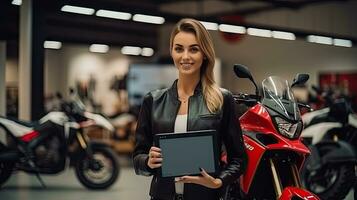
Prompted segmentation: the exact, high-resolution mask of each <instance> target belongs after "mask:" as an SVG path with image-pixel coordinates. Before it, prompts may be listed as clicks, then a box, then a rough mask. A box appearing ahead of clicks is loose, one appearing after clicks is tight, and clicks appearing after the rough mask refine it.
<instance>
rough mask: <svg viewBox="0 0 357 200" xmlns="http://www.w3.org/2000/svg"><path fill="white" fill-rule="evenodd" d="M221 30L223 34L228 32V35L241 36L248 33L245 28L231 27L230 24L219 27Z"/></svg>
mask: <svg viewBox="0 0 357 200" xmlns="http://www.w3.org/2000/svg"><path fill="white" fill-rule="evenodd" d="M219 30H220V31H222V32H227V33H239V34H245V33H246V28H245V27H244V26H235V25H229V24H221V25H219Z"/></svg>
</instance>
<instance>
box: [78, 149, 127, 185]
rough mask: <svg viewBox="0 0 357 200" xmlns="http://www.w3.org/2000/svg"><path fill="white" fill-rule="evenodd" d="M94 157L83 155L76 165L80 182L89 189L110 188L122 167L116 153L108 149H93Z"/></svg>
mask: <svg viewBox="0 0 357 200" xmlns="http://www.w3.org/2000/svg"><path fill="white" fill-rule="evenodd" d="M92 151H93V157H92V158H89V157H88V156H87V155H85V154H83V155H82V156H81V157H80V158H79V159H78V160H77V162H76V164H75V171H76V175H77V178H78V180H79V181H80V182H81V183H82V184H83V185H84V186H85V187H87V188H89V189H94V190H96V189H97V190H99V189H107V188H109V187H110V186H111V185H112V184H113V183H115V181H116V180H117V178H118V176H119V172H120V167H119V164H118V161H117V157H116V155H115V153H114V152H113V151H112V150H111V149H109V148H107V147H101V148H93V149H92Z"/></svg>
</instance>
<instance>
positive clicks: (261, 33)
mask: <svg viewBox="0 0 357 200" xmlns="http://www.w3.org/2000/svg"><path fill="white" fill-rule="evenodd" d="M248 34H249V35H253V36H258V37H271V36H272V33H271V30H266V29H260V28H248Z"/></svg>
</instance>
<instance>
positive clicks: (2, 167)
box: [0, 143, 15, 187]
mask: <svg viewBox="0 0 357 200" xmlns="http://www.w3.org/2000/svg"><path fill="white" fill-rule="evenodd" d="M5 149H6V147H5V146H4V145H3V144H2V143H0V152H2V150H5ZM14 165H15V163H14V162H5V161H3V162H2V161H0V187H1V186H2V185H3V184H4V183H5V182H6V181H7V180H8V179H9V178H10V176H11V173H12V170H13V167H14Z"/></svg>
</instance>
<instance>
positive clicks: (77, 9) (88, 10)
mask: <svg viewBox="0 0 357 200" xmlns="http://www.w3.org/2000/svg"><path fill="white" fill-rule="evenodd" d="M61 11H63V12H70V13H77V14H82V15H93V13H94V9H93V8H86V7H79V6H70V5H65V6H63V7H62V8H61Z"/></svg>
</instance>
